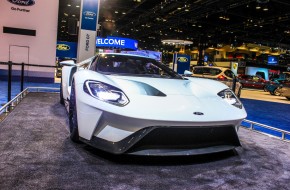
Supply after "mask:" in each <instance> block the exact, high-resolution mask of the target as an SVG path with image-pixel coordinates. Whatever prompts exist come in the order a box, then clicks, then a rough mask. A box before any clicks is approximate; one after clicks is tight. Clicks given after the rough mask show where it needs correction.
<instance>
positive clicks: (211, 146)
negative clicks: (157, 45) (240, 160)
mask: <svg viewBox="0 0 290 190" xmlns="http://www.w3.org/2000/svg"><path fill="white" fill-rule="evenodd" d="M61 64H62V65H63V68H62V78H61V92H60V102H61V103H62V104H64V105H66V108H67V111H68V117H69V130H70V138H71V140H72V141H74V142H78V141H81V142H84V143H87V144H89V145H91V146H93V147H96V148H98V149H101V150H103V151H106V152H110V153H113V154H134V155H152V156H176V155H198V154H207V153H215V152H222V151H228V150H233V149H235V148H236V147H239V146H241V144H240V141H239V137H238V135H237V131H238V129H239V126H240V123H241V121H242V120H243V119H244V118H246V116H247V114H246V111H245V109H244V107H243V105H242V103H241V102H240V100H239V98H238V97H237V96H236V95H235V94H234V93H233V92H232V91H231V90H230V89H229V87H228V86H226V85H225V84H222V83H220V82H218V81H213V80H211V79H202V78H192V77H189V78H186V77H182V76H180V75H179V74H177V73H176V72H174V71H173V70H172V69H170V68H168V67H167V66H166V65H164V64H162V63H160V62H158V61H156V60H154V59H152V58H148V57H143V56H137V55H129V54H119V53H104V54H98V55H96V56H94V57H92V58H90V59H88V60H85V61H83V62H80V63H78V64H74V62H73V61H72V62H69V61H65V62H63V63H61Z"/></svg>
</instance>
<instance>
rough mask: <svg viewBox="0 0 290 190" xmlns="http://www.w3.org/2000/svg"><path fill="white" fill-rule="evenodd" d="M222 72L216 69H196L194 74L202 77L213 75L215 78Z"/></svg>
mask: <svg viewBox="0 0 290 190" xmlns="http://www.w3.org/2000/svg"><path fill="white" fill-rule="evenodd" d="M221 72H222V71H221V70H220V69H216V68H210V67H195V68H194V70H193V74H202V75H211V76H215V75H218V74H220V73H221Z"/></svg>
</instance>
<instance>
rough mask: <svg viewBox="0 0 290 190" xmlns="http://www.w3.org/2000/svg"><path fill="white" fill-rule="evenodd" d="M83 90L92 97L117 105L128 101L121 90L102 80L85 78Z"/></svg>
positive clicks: (123, 104)
mask: <svg viewBox="0 0 290 190" xmlns="http://www.w3.org/2000/svg"><path fill="white" fill-rule="evenodd" d="M84 91H85V92H86V93H88V94H89V95H91V96H93V97H94V98H97V99H99V100H102V101H104V102H107V103H110V104H114V105H117V106H125V105H126V104H128V103H129V99H128V98H127V96H126V95H125V94H124V92H123V91H122V90H120V89H119V88H116V87H114V86H112V85H109V84H106V83H103V82H99V81H90V80H87V81H86V82H85V83H84Z"/></svg>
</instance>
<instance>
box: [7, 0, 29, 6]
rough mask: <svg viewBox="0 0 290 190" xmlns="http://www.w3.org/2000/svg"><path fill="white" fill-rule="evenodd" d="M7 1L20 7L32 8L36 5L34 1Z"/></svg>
mask: <svg viewBox="0 0 290 190" xmlns="http://www.w3.org/2000/svg"><path fill="white" fill-rule="evenodd" d="M7 1H9V2H10V3H13V4H15V5H20V6H32V5H34V4H35V1H34V0H7Z"/></svg>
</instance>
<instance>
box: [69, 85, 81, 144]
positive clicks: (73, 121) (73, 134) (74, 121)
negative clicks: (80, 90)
mask: <svg viewBox="0 0 290 190" xmlns="http://www.w3.org/2000/svg"><path fill="white" fill-rule="evenodd" d="M69 129H70V139H71V140H72V141H73V142H76V143H79V142H80V139H79V129H78V118H77V105H76V95H75V85H74V81H73V83H72V86H71V95H70V101H69Z"/></svg>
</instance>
